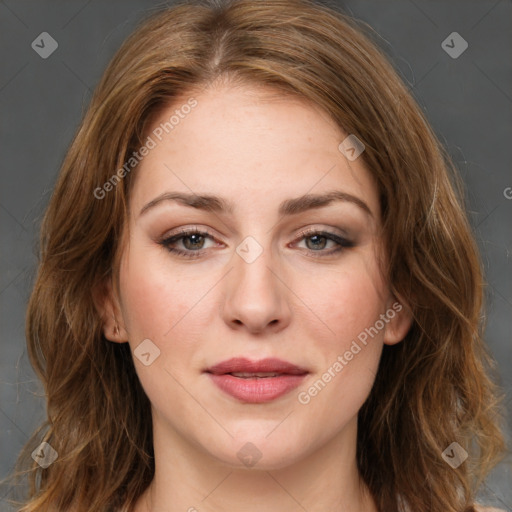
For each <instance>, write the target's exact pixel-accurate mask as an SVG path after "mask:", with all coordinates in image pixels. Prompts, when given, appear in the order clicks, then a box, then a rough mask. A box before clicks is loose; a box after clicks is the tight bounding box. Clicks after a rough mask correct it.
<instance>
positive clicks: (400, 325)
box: [384, 297, 412, 345]
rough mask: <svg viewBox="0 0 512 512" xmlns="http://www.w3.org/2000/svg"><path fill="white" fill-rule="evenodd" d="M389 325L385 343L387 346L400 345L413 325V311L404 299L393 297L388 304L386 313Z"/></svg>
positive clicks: (385, 334) (386, 329) (386, 330)
mask: <svg viewBox="0 0 512 512" xmlns="http://www.w3.org/2000/svg"><path fill="white" fill-rule="evenodd" d="M386 316H387V317H388V319H389V320H388V323H387V324H386V328H385V332H384V343H385V344H386V345H395V344H396V343H400V342H401V341H402V340H403V339H404V338H405V336H406V335H407V333H408V332H409V329H410V328H411V325H412V310H411V308H410V307H409V305H408V304H407V303H406V302H405V301H404V300H403V299H401V298H400V299H398V300H397V299H396V298H395V297H393V300H391V301H390V302H389V303H388V309H387V311H386Z"/></svg>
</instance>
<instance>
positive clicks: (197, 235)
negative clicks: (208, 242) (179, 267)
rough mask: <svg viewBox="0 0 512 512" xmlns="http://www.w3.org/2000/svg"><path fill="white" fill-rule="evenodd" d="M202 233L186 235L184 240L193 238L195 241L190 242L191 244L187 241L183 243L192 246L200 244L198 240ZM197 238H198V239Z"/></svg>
mask: <svg viewBox="0 0 512 512" xmlns="http://www.w3.org/2000/svg"><path fill="white" fill-rule="evenodd" d="M202 238H203V237H202V235H199V234H197V233H194V234H192V235H188V236H187V237H186V238H185V239H184V240H185V241H186V242H187V241H188V240H193V239H195V241H193V242H192V244H189V243H185V246H187V245H192V246H194V247H195V246H196V245H200V242H201V239H202ZM198 239H199V240H198ZM187 248H188V249H190V247H187Z"/></svg>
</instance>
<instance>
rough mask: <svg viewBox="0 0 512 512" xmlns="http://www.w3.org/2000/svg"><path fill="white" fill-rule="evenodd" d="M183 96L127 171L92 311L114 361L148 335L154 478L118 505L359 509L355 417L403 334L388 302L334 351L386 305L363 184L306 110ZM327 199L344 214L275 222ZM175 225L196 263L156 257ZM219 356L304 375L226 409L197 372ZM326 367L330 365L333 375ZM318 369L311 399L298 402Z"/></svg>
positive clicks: (329, 131)
mask: <svg viewBox="0 0 512 512" xmlns="http://www.w3.org/2000/svg"><path fill="white" fill-rule="evenodd" d="M270 94H272V93H271V91H270ZM193 96H194V97H195V99H196V100H197V102H198V104H197V107H195V108H194V109H193V111H192V112H191V113H190V114H188V115H187V116H186V117H185V118H184V119H181V120H180V123H179V125H177V126H176V127H175V128H174V129H173V131H172V132H171V133H169V134H168V135H167V136H165V137H164V138H163V139H162V141H161V142H159V143H158V144H157V145H156V147H155V148H154V149H152V150H151V151H150V152H149V154H148V155H147V156H146V157H144V159H143V161H142V163H141V165H140V167H139V168H138V169H137V170H136V171H134V172H135V173H136V176H135V183H134V187H133V190H132V195H131V197H130V219H129V223H128V231H127V236H126V239H125V242H124V243H125V246H124V249H123V256H122V261H121V268H120V283H121V285H120V296H119V297H116V296H115V295H114V294H111V297H110V298H109V299H108V300H107V301H106V302H105V304H104V318H105V327H104V330H105V335H106V336H107V338H109V339H110V340H111V341H113V342H118V343H124V342H129V343H130V346H131V349H132V351H133V350H135V349H136V348H137V347H138V346H139V344H140V343H141V342H142V341H143V340H145V339H149V340H151V343H152V344H153V345H154V346H156V347H158V350H159V351H160V355H159V356H158V357H157V358H156V359H155V360H154V362H152V363H151V364H150V365H148V366H146V365H144V364H143V363H142V362H141V361H140V360H139V359H138V358H137V357H134V361H135V366H136V370H137V374H138V376H139V379H140V381H141V383H142V386H143V387H144V389H145V391H146V393H147V395H148V397H149V399H150V401H151V404H152V416H153V429H154V448H155V468H156V469H155V477H154V480H153V481H152V483H151V485H150V487H149V488H148V490H147V491H146V492H145V493H144V494H143V495H142V496H141V497H140V499H139V501H138V502H137V504H136V507H135V511H136V512H149V511H151V512H164V511H165V512H178V511H180V512H186V511H188V512H194V511H196V510H197V511H201V512H213V511H215V512H223V511H226V512H227V511H233V510H241V511H244V512H256V511H258V512H260V511H261V510H266V511H268V512H278V511H279V512H296V511H304V510H305V511H308V512H319V511H325V510H330V511H339V512H349V511H350V512H362V511H364V512H376V511H377V508H376V506H375V503H374V502H373V500H372V498H371V497H370V496H369V494H368V492H367V490H366V488H365V485H364V484H363V482H362V481H361V479H360V476H359V473H358V470H357V465H356V436H357V413H358V411H359V409H360V408H361V406H362V405H363V403H364V401H365V399H366V397H367V396H368V394H369V392H370V390H371V387H372V385H373V382H374V378H375V373H376V371H377V366H378V362H379V358H380V355H381V351H382V348H383V345H384V344H394V343H399V342H400V341H401V340H402V339H403V338H404V336H405V334H406V333H407V331H408V329H409V327H410V324H411V318H410V314H409V309H408V307H407V305H406V304H405V303H404V302H403V301H402V300H400V304H401V310H400V311H399V312H398V311H395V313H394V314H393V317H392V318H387V317H386V318H387V321H386V322H381V323H383V324H384V327H383V328H381V329H378V333H377V334H376V335H374V336H373V337H368V343H367V344H366V345H362V344H361V343H359V345H360V348H361V350H360V351H358V352H357V353H355V354H354V355H353V357H350V356H347V357H346V356H345V354H346V353H347V351H348V352H350V351H351V347H353V345H352V343H353V341H354V340H357V337H358V335H360V334H361V333H362V332H364V331H365V329H368V328H370V327H372V326H375V325H377V324H376V322H377V321H378V320H379V319H380V318H382V315H385V314H386V312H387V311H390V310H391V309H392V307H393V304H397V298H396V297H394V296H392V294H391V293H390V287H389V283H387V281H386V279H385V277H384V276H382V274H381V272H380V270H379V259H382V258H385V256H384V254H383V251H382V246H381V244H382V240H381V238H380V237H379V227H380V222H381V221H380V211H379V203H378V193H377V189H376V186H375V184H374V183H373V181H372V179H371V175H370V173H369V171H368V170H367V169H366V168H365V166H364V164H363V162H362V159H361V158H358V159H356V160H354V161H349V160H348V159H347V158H346V157H345V156H344V155H343V154H342V153H341V152H340V150H339V149H338V146H339V144H340V142H341V141H342V140H344V139H345V138H346V137H347V134H346V133H343V132H342V131H340V130H339V128H338V127H337V126H336V125H335V124H334V123H333V122H332V121H331V120H330V119H329V118H328V116H327V115H326V114H325V113H323V112H321V111H319V110H318V109H316V108H315V107H313V106H311V105H309V104H307V103H303V102H301V101H299V100H297V99H291V98H285V97H283V96H282V95H281V96H280V97H277V96H275V95H274V96H271V95H269V91H268V90H266V89H260V88H254V87H243V88H241V87H237V88H234V87H233V86H229V85H225V84H224V85H220V86H215V87H212V88H210V89H208V90H205V91H199V92H198V93H197V94H194V95H193ZM187 97H188V96H187ZM185 101H186V98H185V99H184V100H183V102H181V100H180V101H176V102H175V103H174V104H173V105H172V107H169V108H168V109H165V111H162V112H161V113H160V116H159V117H158V119H155V120H154V127H156V126H158V125H159V123H161V122H164V121H166V120H168V119H169V117H170V116H171V115H172V113H173V111H174V110H175V109H176V108H177V106H178V107H179V105H180V104H182V103H184V102H185ZM152 128H153V127H152ZM332 190H338V191H342V192H344V193H345V194H346V198H347V197H348V196H351V197H355V198H356V199H357V200H358V201H359V202H360V204H358V201H354V200H353V199H350V200H342V201H333V202H331V203H330V204H328V205H326V206H323V207H317V208H313V209H309V210H307V211H304V212H301V213H295V214H290V215H279V214H278V207H279V205H280V203H281V202H282V201H284V200H286V199H291V198H297V197H300V196H303V195H304V194H324V193H326V192H328V191H332ZM167 192H182V193H195V194H200V195H202V194H208V195H215V196H222V197H223V198H225V199H226V200H227V201H230V202H231V203H233V211H232V212H231V213H229V212H211V211H203V210H199V209H196V208H192V207H190V206H185V205H183V204H179V203H178V202H176V201H171V200H165V199H162V194H164V193H167ZM157 198H158V199H159V200H158V201H155V199H157ZM150 203H151V204H150ZM363 203H364V205H366V207H365V206H362V204H363ZM145 207H146V208H145ZM365 208H367V209H368V211H366V209H365ZM141 210H144V211H143V212H142V213H141ZM179 228H187V229H189V228H190V229H197V231H200V232H204V231H205V230H206V231H207V232H208V233H207V235H205V236H204V238H201V237H197V235H196V238H192V239H191V238H190V235H189V236H188V238H186V239H185V238H182V239H181V240H178V241H175V242H174V245H172V247H173V248H175V249H177V250H181V251H184V252H186V253H188V254H190V253H194V252H195V253H196V254H197V253H199V255H198V256H196V257H194V258H186V257H185V256H183V255H179V254H176V253H173V252H170V251H169V247H170V246H169V245H167V246H165V244H163V245H162V243H161V242H162V240H163V239H169V238H170V237H172V236H174V235H176V234H177V232H178V229H179ZM305 229H307V230H308V233H307V234H303V233H302V231H304V230H305ZM315 231H323V232H327V233H330V234H333V235H335V236H338V237H340V238H341V239H345V242H343V243H342V244H341V245H340V243H338V242H336V241H334V240H333V239H329V238H322V236H324V235H316V237H315V234H314V232H315ZM248 236H250V237H252V239H254V240H255V241H256V242H257V245H252V246H251V251H257V250H258V249H257V246H258V245H259V247H260V248H261V251H262V252H261V254H259V256H258V257H257V258H256V259H255V260H254V261H251V262H250V263H248V262H247V261H246V260H245V259H244V258H242V257H241V256H240V255H239V254H238V253H237V252H236V249H237V247H239V246H240V244H242V242H243V241H244V240H245V239H246V237H248ZM194 244H195V245H194ZM337 249H340V250H337ZM253 254H255V253H253ZM116 323H117V325H118V326H119V329H118V330H117V329H115V326H116ZM379 325H380V324H379ZM235 356H245V357H247V358H249V359H256V360H259V359H263V358H265V357H277V358H280V359H284V360H286V361H289V362H291V363H293V364H296V365H298V366H301V367H304V368H306V369H307V370H308V371H309V374H308V375H307V376H306V378H305V380H304V383H303V384H301V385H300V387H299V388H297V389H295V390H293V391H291V392H289V393H287V394H285V395H283V396H281V397H279V398H278V399H275V400H273V401H270V402H267V403H262V404H250V403H242V402H241V401H239V400H237V399H235V398H233V397H232V396H230V395H227V394H226V393H224V392H223V391H221V390H220V389H219V388H217V387H216V386H215V385H214V384H212V382H211V379H210V378H209V376H208V375H207V374H206V373H204V370H205V369H206V368H208V367H210V366H211V365H213V364H215V363H218V362H220V361H223V360H225V359H228V358H231V357H235ZM338 356H341V357H342V358H343V360H344V361H345V363H346V364H344V365H343V369H342V370H341V371H339V372H334V373H333V370H332V367H333V363H335V362H336V361H339V359H338ZM349 358H350V359H349ZM329 368H331V379H330V380H329V381H328V383H326V385H325V387H323V388H322V389H321V391H319V392H318V393H317V394H315V395H314V396H312V395H311V394H309V395H308V389H310V388H311V386H312V385H313V384H314V383H315V382H317V381H318V380H319V379H322V378H323V379H324V382H325V380H326V379H327V377H323V376H324V374H325V373H326V372H327V371H328V369H329ZM299 392H303V393H305V394H303V396H309V398H310V400H309V401H308V402H307V403H304V401H303V402H302V403H301V402H300V401H299V399H298V394H299ZM246 443H251V445H250V446H254V447H256V449H257V451H255V452H254V453H255V457H256V456H257V457H259V458H258V460H257V462H256V464H254V465H252V466H250V467H249V466H248V465H247V464H244V462H243V461H242V460H241V459H240V458H239V456H238V453H239V451H240V450H241V449H242V447H244V446H246V447H247V445H246ZM258 454H259V455H258Z"/></svg>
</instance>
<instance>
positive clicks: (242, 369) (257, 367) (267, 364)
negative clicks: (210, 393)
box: [206, 357, 308, 378]
mask: <svg viewBox="0 0 512 512" xmlns="http://www.w3.org/2000/svg"><path fill="white" fill-rule="evenodd" d="M206 371H207V372H208V373H213V374H214V375H223V374H227V373H230V374H245V375H244V376H245V377H251V376H252V377H258V376H261V378H265V377H269V376H275V375H282V374H285V375H305V374H306V373H308V371H307V370H305V369H304V368H301V367H299V366H297V365H294V364H292V363H289V362H287V361H283V360H281V359H276V358H266V359H262V360H260V361H251V360H250V359H246V358H245V357H234V358H232V359H228V360H226V361H222V362H221V363H218V364H216V365H214V366H212V367H210V368H208V369H207V370H206ZM265 374H267V375H265ZM236 376H239V375H236ZM241 376H242V375H240V377H241Z"/></svg>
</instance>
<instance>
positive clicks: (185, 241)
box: [160, 230, 353, 258]
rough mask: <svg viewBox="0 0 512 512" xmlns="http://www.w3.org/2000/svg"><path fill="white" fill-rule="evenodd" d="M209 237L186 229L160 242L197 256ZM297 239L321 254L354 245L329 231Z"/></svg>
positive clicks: (193, 256)
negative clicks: (178, 245) (328, 244)
mask: <svg viewBox="0 0 512 512" xmlns="http://www.w3.org/2000/svg"><path fill="white" fill-rule="evenodd" d="M207 239H210V240H212V241H214V242H215V238H214V237H213V236H212V235H210V234H209V233H208V232H207V231H198V230H189V231H187V230H184V231H181V232H180V233H179V234H177V235H173V236H171V237H168V238H165V239H163V240H162V241H161V242H160V245H162V246H163V247H165V248H166V249H167V250H168V251H169V252H171V253H174V254H177V255H179V256H183V257H186V258H197V257H199V256H201V255H202V254H203V252H204V251H205V248H204V242H205V240H207ZM297 241H299V242H300V241H305V242H306V246H307V247H306V249H307V250H308V251H309V252H310V253H319V252H320V253H321V254H320V255H319V256H326V255H329V254H333V253H336V252H339V251H341V250H343V249H344V248H346V247H352V246H353V244H352V243H351V242H350V241H349V240H347V239H345V238H343V237H340V236H338V235H336V234H334V233H330V232H327V231H310V232H303V233H301V234H300V237H299V238H297V239H296V241H295V242H294V243H297ZM329 241H330V242H333V243H334V245H335V247H334V248H332V249H330V250H328V251H324V249H325V247H326V245H327V243H328V242H329ZM178 243H181V244H182V247H184V248H185V250H182V249H177V248H176V247H175V246H176V245H177V244H178Z"/></svg>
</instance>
